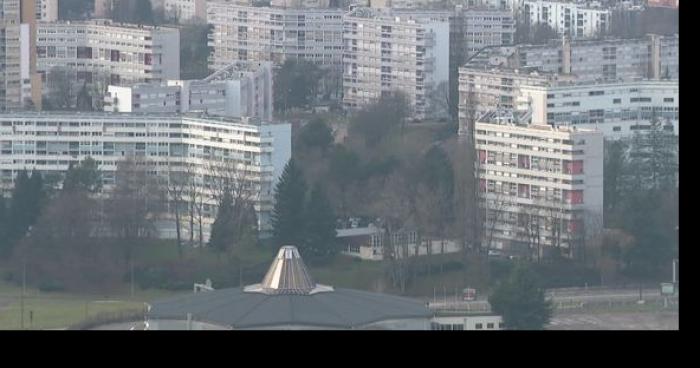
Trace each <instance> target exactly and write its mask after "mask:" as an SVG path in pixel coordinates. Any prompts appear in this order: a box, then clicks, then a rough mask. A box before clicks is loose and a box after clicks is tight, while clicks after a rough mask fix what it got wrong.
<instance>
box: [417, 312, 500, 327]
mask: <svg viewBox="0 0 700 368" xmlns="http://www.w3.org/2000/svg"><path fill="white" fill-rule="evenodd" d="M430 329H431V330H443V331H444V330H447V331H457V330H459V331H461V330H466V331H498V330H504V329H505V325H504V323H503V318H502V317H501V316H497V315H494V314H468V313H461V314H457V315H455V313H453V314H452V315H450V314H438V315H436V316H435V317H433V318H432V320H431V321H430Z"/></svg>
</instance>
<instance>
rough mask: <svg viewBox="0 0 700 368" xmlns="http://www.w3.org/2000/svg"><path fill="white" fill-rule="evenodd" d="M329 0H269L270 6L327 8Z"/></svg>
mask: <svg viewBox="0 0 700 368" xmlns="http://www.w3.org/2000/svg"><path fill="white" fill-rule="evenodd" d="M329 5H330V0H271V1H270V6H274V7H280V8H327V7H328V6H329Z"/></svg>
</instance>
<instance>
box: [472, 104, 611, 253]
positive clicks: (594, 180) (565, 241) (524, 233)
mask: <svg viewBox="0 0 700 368" xmlns="http://www.w3.org/2000/svg"><path fill="white" fill-rule="evenodd" d="M495 121H496V120H495V118H494V117H491V116H486V117H485V118H484V121H482V122H477V123H476V126H475V135H474V140H475V141H474V143H475V146H476V151H477V155H476V156H477V157H476V162H475V165H476V167H477V172H478V179H479V184H478V185H479V193H480V196H479V206H480V207H481V208H482V209H483V210H484V214H483V218H484V229H483V231H482V240H481V243H482V246H484V247H488V248H490V249H497V250H502V251H506V252H510V253H513V254H515V255H523V256H526V257H530V256H535V257H539V256H542V255H545V254H547V253H548V252H549V251H558V252H560V253H561V254H562V255H564V256H569V257H579V256H581V254H582V253H581V252H582V251H583V247H584V246H585V241H586V239H587V235H586V233H587V232H588V233H589V234H595V233H596V231H598V230H599V228H600V226H602V224H603V134H602V132H600V131H595V130H584V129H577V128H576V127H575V126H574V127H557V128H553V127H551V126H549V125H520V124H513V123H509V122H504V123H495Z"/></svg>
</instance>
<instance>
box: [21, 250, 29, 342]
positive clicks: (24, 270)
mask: <svg viewBox="0 0 700 368" xmlns="http://www.w3.org/2000/svg"><path fill="white" fill-rule="evenodd" d="M26 288H27V259H26V256H25V257H23V259H22V296H21V297H20V300H19V302H20V318H21V320H20V323H19V326H20V328H21V329H22V330H24V293H25V292H26Z"/></svg>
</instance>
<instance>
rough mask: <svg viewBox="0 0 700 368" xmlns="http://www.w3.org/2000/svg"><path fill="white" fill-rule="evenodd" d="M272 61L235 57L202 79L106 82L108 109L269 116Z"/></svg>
mask: <svg viewBox="0 0 700 368" xmlns="http://www.w3.org/2000/svg"><path fill="white" fill-rule="evenodd" d="M272 77H273V73H272V63H270V62H247V61H236V62H234V63H232V64H230V65H229V66H227V67H226V68H223V69H221V70H219V71H217V72H216V73H213V74H212V75H210V76H208V77H207V78H205V79H202V80H168V81H166V82H158V83H141V84H136V85H133V86H129V87H121V86H109V87H108V91H107V94H106V96H105V101H104V102H105V104H104V110H105V111H108V112H183V113H184V112H189V111H206V112H207V113H209V114H214V115H222V116H229V117H243V116H247V117H256V118H259V119H263V120H271V119H272V114H273V105H272Z"/></svg>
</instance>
